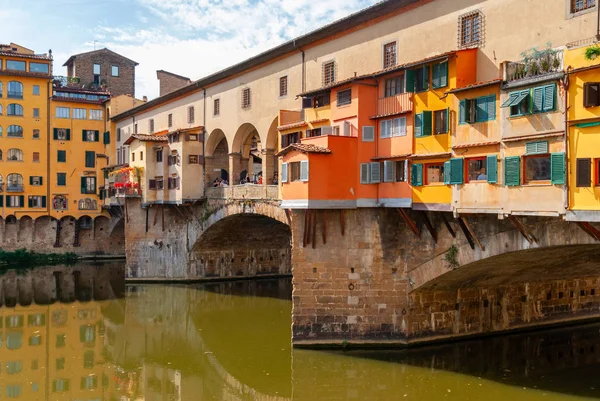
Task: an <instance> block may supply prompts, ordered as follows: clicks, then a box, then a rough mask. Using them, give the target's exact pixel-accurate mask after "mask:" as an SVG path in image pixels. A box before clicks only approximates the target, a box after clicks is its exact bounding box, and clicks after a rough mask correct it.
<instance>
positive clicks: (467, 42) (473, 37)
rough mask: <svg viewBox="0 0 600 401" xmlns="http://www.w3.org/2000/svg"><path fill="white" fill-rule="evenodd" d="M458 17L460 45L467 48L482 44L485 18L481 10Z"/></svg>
mask: <svg viewBox="0 0 600 401" xmlns="http://www.w3.org/2000/svg"><path fill="white" fill-rule="evenodd" d="M458 18H459V19H458V22H459V23H458V47H459V48H465V47H473V46H479V45H481V43H482V36H483V24H482V19H483V18H482V14H481V12H479V11H474V12H470V13H468V14H464V15H461V16H460V17H458Z"/></svg>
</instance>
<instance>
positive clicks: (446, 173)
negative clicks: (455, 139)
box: [444, 161, 452, 185]
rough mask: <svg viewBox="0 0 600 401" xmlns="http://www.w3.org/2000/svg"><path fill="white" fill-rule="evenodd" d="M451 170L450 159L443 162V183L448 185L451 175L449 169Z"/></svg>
mask: <svg viewBox="0 0 600 401" xmlns="http://www.w3.org/2000/svg"><path fill="white" fill-rule="evenodd" d="M451 170H452V165H451V164H450V161H447V162H444V184H446V185H448V184H450V183H451V182H452V177H451V175H450V171H451Z"/></svg>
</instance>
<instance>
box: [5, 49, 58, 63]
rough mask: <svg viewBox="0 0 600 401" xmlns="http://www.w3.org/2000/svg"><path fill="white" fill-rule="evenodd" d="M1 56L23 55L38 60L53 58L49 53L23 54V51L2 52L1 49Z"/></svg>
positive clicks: (16, 56)
mask: <svg viewBox="0 0 600 401" xmlns="http://www.w3.org/2000/svg"><path fill="white" fill-rule="evenodd" d="M0 56H5V57H15V58H18V57H23V58H33V59H37V60H48V61H50V60H52V59H51V58H50V57H48V56H47V55H44V54H23V53H16V52H2V51H0Z"/></svg>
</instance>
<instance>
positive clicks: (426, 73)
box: [421, 65, 430, 91]
mask: <svg viewBox="0 0 600 401" xmlns="http://www.w3.org/2000/svg"><path fill="white" fill-rule="evenodd" d="M429 70H430V68H429V66H428V65H424V66H423V69H422V70H421V73H422V74H423V90H424V91H426V90H429Z"/></svg>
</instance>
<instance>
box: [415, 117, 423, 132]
mask: <svg viewBox="0 0 600 401" xmlns="http://www.w3.org/2000/svg"><path fill="white" fill-rule="evenodd" d="M414 130H415V137H417V138H419V137H422V136H423V113H419V114H415V128H414Z"/></svg>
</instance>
